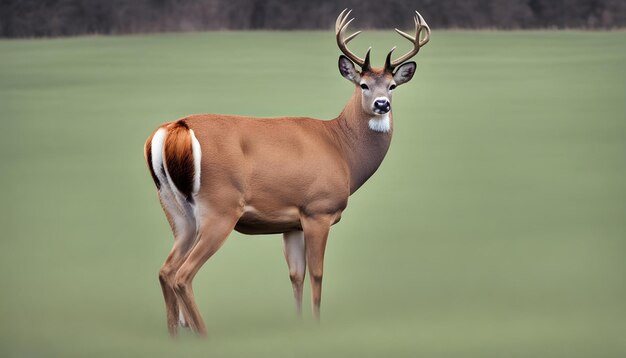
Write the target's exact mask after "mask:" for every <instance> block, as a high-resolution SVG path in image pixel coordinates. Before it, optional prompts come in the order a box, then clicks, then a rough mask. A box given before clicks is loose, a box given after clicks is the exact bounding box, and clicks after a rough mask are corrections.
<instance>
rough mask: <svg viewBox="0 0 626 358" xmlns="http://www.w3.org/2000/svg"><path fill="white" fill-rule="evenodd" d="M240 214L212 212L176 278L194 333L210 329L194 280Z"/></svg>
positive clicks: (204, 332) (177, 288) (206, 218)
mask: <svg viewBox="0 0 626 358" xmlns="http://www.w3.org/2000/svg"><path fill="white" fill-rule="evenodd" d="M239 216H240V214H238V215H230V216H229V215H221V216H217V215H209V216H207V217H205V218H203V219H202V223H201V225H200V229H199V232H198V238H197V239H196V243H195V245H194V247H193V248H192V249H191V251H190V252H189V255H188V256H187V258H186V259H185V261H184V262H183V264H182V265H181V266H180V268H179V269H178V272H176V276H175V278H174V292H175V293H176V296H177V297H178V302H179V303H180V306H181V308H182V309H183V313H184V314H185V315H186V317H187V319H188V321H187V323H188V324H189V326H190V327H191V329H192V330H193V331H194V332H196V333H197V334H199V335H201V336H206V334H207V330H206V326H205V324H204V321H203V320H202V316H201V315H200V311H199V310H198V306H197V305H196V301H195V298H194V294H193V288H192V285H191V283H192V281H193V278H194V277H195V275H196V274H197V273H198V270H200V267H202V265H203V264H204V263H205V262H206V261H207V260H208V259H209V258H210V257H211V256H213V254H215V252H217V250H218V249H219V248H220V247H221V246H222V244H223V243H224V241H226V238H227V237H228V235H229V234H230V233H231V231H232V230H233V228H234V227H235V224H236V223H237V220H238V219H239Z"/></svg>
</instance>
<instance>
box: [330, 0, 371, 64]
mask: <svg viewBox="0 0 626 358" xmlns="http://www.w3.org/2000/svg"><path fill="white" fill-rule="evenodd" d="M346 10H348V9H345V10H343V11H342V12H341V14H339V17H337V21H335V35H336V37H337V46H339V49H340V50H341V52H343V53H344V54H345V55H346V56H347V57H348V58H349V59H350V60H352V61H353V62H354V63H356V64H357V65H359V66H360V67H361V68H362V67H363V65H364V64H365V60H364V59H362V58H360V57H359V56H357V55H355V54H354V53H352V51H350V50H349V49H348V46H347V44H348V42H350V41H352V39H354V38H355V37H356V36H357V35H358V34H360V33H361V31H357V32H355V33H353V34H352V35H350V36H348V37H344V32H345V31H346V29H347V28H348V25H350V23H351V22H352V21H353V20H354V18H352V19H350V20H348V17H349V16H350V13H351V12H352V10H349V11H348V12H347V13H346ZM344 13H345V15H344Z"/></svg>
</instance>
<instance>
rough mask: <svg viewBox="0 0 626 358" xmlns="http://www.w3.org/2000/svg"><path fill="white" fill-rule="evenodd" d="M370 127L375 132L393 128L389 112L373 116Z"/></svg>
mask: <svg viewBox="0 0 626 358" xmlns="http://www.w3.org/2000/svg"><path fill="white" fill-rule="evenodd" d="M368 124H369V127H370V129H371V130H373V131H375V132H381V133H387V132H389V131H390V130H391V121H390V120H389V113H386V114H384V115H382V116H376V117H372V118H371V119H370V120H369V122H368Z"/></svg>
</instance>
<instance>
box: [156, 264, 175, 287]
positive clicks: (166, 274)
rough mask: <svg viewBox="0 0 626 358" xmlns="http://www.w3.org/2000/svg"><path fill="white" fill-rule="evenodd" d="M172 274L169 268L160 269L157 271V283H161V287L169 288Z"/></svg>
mask: <svg viewBox="0 0 626 358" xmlns="http://www.w3.org/2000/svg"><path fill="white" fill-rule="evenodd" d="M173 274H174V272H172V270H171V268H169V267H167V266H163V267H161V269H160V270H159V282H161V285H166V286H171V284H172V275H173Z"/></svg>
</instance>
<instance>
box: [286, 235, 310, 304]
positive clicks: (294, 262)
mask: <svg viewBox="0 0 626 358" xmlns="http://www.w3.org/2000/svg"><path fill="white" fill-rule="evenodd" d="M283 251H284V253H285V259H287V266H289V278H290V279H291V285H292V287H293V296H294V299H295V301H296V312H297V313H298V316H300V317H301V316H302V287H303V283H304V276H305V274H306V260H305V254H304V233H303V232H302V231H290V232H286V233H284V234H283Z"/></svg>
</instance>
